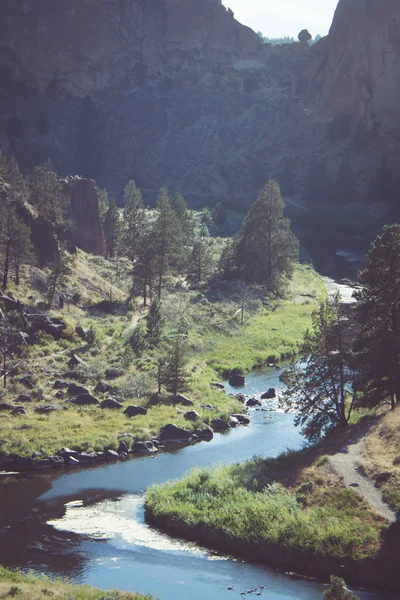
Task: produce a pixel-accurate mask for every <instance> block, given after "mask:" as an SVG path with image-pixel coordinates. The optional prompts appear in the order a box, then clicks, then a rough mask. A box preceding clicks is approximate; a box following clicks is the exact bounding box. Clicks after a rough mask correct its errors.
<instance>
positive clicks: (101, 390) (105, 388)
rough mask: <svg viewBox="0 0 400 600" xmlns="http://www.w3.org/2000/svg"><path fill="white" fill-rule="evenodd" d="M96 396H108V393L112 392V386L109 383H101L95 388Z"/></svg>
mask: <svg viewBox="0 0 400 600" xmlns="http://www.w3.org/2000/svg"><path fill="white" fill-rule="evenodd" d="M94 391H95V392H96V394H106V393H107V392H111V391H112V385H110V384H109V383H105V382H104V381H99V382H98V383H97V385H96V387H95V388H94Z"/></svg>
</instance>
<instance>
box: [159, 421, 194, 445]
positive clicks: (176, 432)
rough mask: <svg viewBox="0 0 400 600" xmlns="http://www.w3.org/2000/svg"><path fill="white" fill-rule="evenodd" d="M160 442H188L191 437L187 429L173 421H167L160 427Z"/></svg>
mask: <svg viewBox="0 0 400 600" xmlns="http://www.w3.org/2000/svg"><path fill="white" fill-rule="evenodd" d="M159 439H160V442H161V444H173V443H176V444H181V443H185V442H190V441H191V439H192V433H191V432H190V431H188V430H187V429H182V428H181V427H178V426H177V425H175V424H174V423H168V425H165V426H164V427H162V429H161V431H160V436H159Z"/></svg>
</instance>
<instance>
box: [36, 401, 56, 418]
mask: <svg viewBox="0 0 400 600" xmlns="http://www.w3.org/2000/svg"><path fill="white" fill-rule="evenodd" d="M58 410H61V407H60V406H56V405H54V404H45V406H38V407H37V408H35V412H36V413H38V414H39V415H49V414H50V413H52V412H56V411H58Z"/></svg>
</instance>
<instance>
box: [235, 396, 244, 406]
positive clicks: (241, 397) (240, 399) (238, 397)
mask: <svg viewBox="0 0 400 600" xmlns="http://www.w3.org/2000/svg"><path fill="white" fill-rule="evenodd" d="M235 397H236V398H237V400H239V402H242V403H243V404H244V403H245V402H246V396H245V395H244V394H235Z"/></svg>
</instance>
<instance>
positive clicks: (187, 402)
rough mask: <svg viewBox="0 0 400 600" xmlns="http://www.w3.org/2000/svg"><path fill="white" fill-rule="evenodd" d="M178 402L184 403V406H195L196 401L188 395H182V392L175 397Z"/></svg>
mask: <svg viewBox="0 0 400 600" xmlns="http://www.w3.org/2000/svg"><path fill="white" fill-rule="evenodd" d="M175 403H176V404H182V406H194V403H193V402H192V401H191V400H189V398H186V396H182V394H178V395H177V396H176V398H175Z"/></svg>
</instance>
